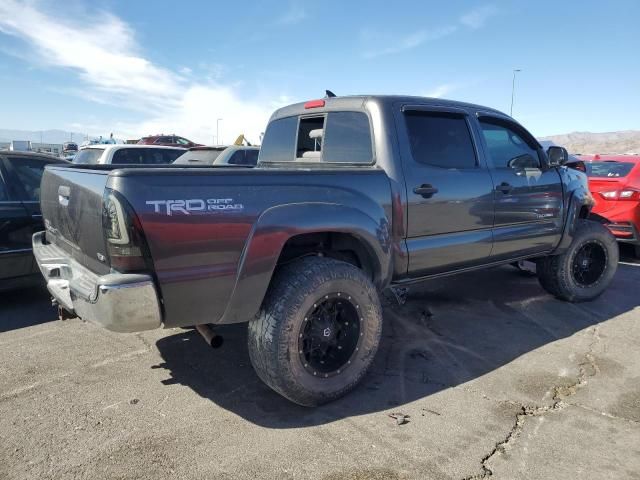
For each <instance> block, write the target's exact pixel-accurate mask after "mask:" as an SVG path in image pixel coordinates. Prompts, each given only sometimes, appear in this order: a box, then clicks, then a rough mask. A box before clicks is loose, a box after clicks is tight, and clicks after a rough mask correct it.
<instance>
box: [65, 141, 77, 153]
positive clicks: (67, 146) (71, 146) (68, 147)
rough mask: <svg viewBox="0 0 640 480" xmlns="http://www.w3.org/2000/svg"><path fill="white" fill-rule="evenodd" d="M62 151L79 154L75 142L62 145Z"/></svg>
mask: <svg viewBox="0 0 640 480" xmlns="http://www.w3.org/2000/svg"><path fill="white" fill-rule="evenodd" d="M62 151H63V152H65V153H67V152H77V151H78V144H77V143H75V142H65V143H63V144H62Z"/></svg>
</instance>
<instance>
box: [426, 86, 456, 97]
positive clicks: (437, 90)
mask: <svg viewBox="0 0 640 480" xmlns="http://www.w3.org/2000/svg"><path fill="white" fill-rule="evenodd" d="M456 88H457V87H456V85H454V84H452V83H443V84H442V85H438V86H436V87H434V88H433V89H431V90H428V91H426V92H425V93H424V94H423V96H424V97H431V98H442V97H444V96H445V95H448V94H449V93H451V92H452V91H453V90H455V89H456Z"/></svg>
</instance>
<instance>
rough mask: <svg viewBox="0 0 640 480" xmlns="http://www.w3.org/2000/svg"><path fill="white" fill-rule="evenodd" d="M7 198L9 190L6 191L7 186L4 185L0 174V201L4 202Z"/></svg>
mask: <svg viewBox="0 0 640 480" xmlns="http://www.w3.org/2000/svg"><path fill="white" fill-rule="evenodd" d="M8 200H9V192H7V187H6V186H5V185H4V179H3V178H2V175H1V174H0V202H6V201H8Z"/></svg>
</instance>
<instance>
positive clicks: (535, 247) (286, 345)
mask: <svg viewBox="0 0 640 480" xmlns="http://www.w3.org/2000/svg"><path fill="white" fill-rule="evenodd" d="M566 160H567V152H566V150H564V149H562V148H560V147H551V148H550V149H549V150H547V151H544V150H543V149H542V147H541V146H540V144H539V143H538V142H537V141H536V139H535V138H534V137H533V136H532V135H531V134H530V133H529V132H527V130H525V129H524V128H523V127H522V126H521V125H520V124H518V123H517V122H516V121H514V120H513V119H512V118H510V117H509V116H507V115H505V114H503V113H501V112H499V111H496V110H493V109H490V108H486V107H482V106H478V105H471V104H467V103H459V102H453V101H445V100H440V99H428V98H420V97H404V96H352V97H334V98H325V99H320V100H313V101H309V102H306V103H299V104H295V105H291V106H287V107H284V108H281V109H279V110H277V111H276V112H275V113H274V114H273V116H272V117H271V119H270V121H269V124H268V127H267V129H266V133H265V136H264V141H263V144H262V147H261V150H260V156H259V162H258V166H257V167H256V168H246V169H245V168H230V167H219V168H217V167H204V168H203V167H186V166H168V167H164V166H159V167H148V166H117V165H71V166H55V165H52V166H49V167H47V169H46V171H45V174H44V177H43V181H42V200H41V202H42V212H43V215H44V222H45V228H46V230H45V231H44V232H40V233H37V234H35V235H34V237H33V248H34V252H35V255H36V258H37V261H38V264H39V266H40V270H41V271H42V274H43V275H44V277H45V279H46V281H47V284H48V288H49V290H50V292H51V294H52V295H53V297H54V298H55V301H56V302H57V303H58V304H59V306H60V308H61V313H62V315H63V316H69V315H73V316H78V317H81V318H82V319H86V320H90V321H93V322H97V323H98V324H101V325H102V326H104V327H106V328H108V329H110V330H114V331H118V332H135V331H141V330H147V329H153V328H157V327H160V326H164V327H187V326H196V328H197V329H198V331H199V332H200V333H202V335H203V336H204V337H205V338H206V339H207V340H208V341H209V342H210V343H211V344H212V345H214V346H215V345H218V344H219V343H220V338H219V337H218V336H217V335H216V333H215V330H214V327H215V325H218V324H230V323H238V322H248V343H249V354H250V358H251V362H252V364H253V366H254V368H255V370H256V372H257V374H258V375H259V377H260V378H261V379H262V380H263V381H264V382H265V383H266V384H267V385H268V386H270V387H271V388H272V389H274V390H275V391H277V392H279V393H280V394H282V395H283V396H284V397H286V398H288V399H289V400H291V401H293V402H295V403H298V404H301V405H307V406H313V405H319V404H322V403H324V402H328V401H331V400H333V399H336V398H338V397H340V396H341V395H344V394H345V393H346V392H348V391H350V390H351V389H352V388H354V386H355V385H356V384H357V383H358V382H359V381H360V380H361V379H362V377H363V376H364V375H365V373H366V371H367V368H368V367H369V366H370V365H371V363H372V360H373V358H374V356H375V354H376V351H377V349H378V344H379V342H380V335H381V330H382V323H383V322H382V311H381V306H380V300H379V296H380V293H381V291H382V290H384V289H386V288H389V287H391V288H394V287H401V286H405V285H408V284H411V283H413V282H418V281H421V280H424V279H430V278H434V277H438V276H442V275H449V274H453V273H458V272H466V271H469V270H473V269H478V268H485V267H491V266H495V265H501V264H508V263H513V262H518V261H520V260H524V259H528V260H531V261H534V262H535V263H536V264H537V275H538V276H539V279H540V283H541V285H542V287H543V288H544V289H545V290H547V291H548V292H549V293H551V294H552V295H555V296H556V297H558V298H560V299H563V300H566V301H570V302H579V301H586V300H591V299H593V298H595V297H597V296H598V295H600V294H601V293H602V292H603V291H604V290H605V289H606V288H607V286H608V285H609V283H610V282H611V279H612V277H613V275H614V273H615V271H616V268H617V261H618V250H617V245H616V242H615V239H614V238H613V236H612V235H611V233H610V232H609V231H608V230H607V229H606V228H605V227H604V226H603V225H601V224H599V223H596V222H592V221H589V220H588V219H587V217H588V215H589V212H590V209H591V207H592V205H593V199H592V197H591V194H590V193H589V190H588V188H587V182H586V177H585V175H584V173H582V172H579V171H576V170H572V169H569V168H567V167H566V166H564V165H563V164H564V163H565V162H566Z"/></svg>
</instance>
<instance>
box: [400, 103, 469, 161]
mask: <svg viewBox="0 0 640 480" xmlns="http://www.w3.org/2000/svg"><path fill="white" fill-rule="evenodd" d="M405 118H406V122H407V132H408V134H409V144H410V146H411V154H412V155H413V159H414V160H415V161H416V162H418V163H422V164H425V165H432V166H434V167H442V168H475V167H476V155H475V151H474V148H473V142H472V141H471V134H470V133H469V127H468V126H467V122H466V120H465V119H464V117H462V116H460V115H455V114H448V113H432V112H417V111H416V112H407V113H406V116H405Z"/></svg>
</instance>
